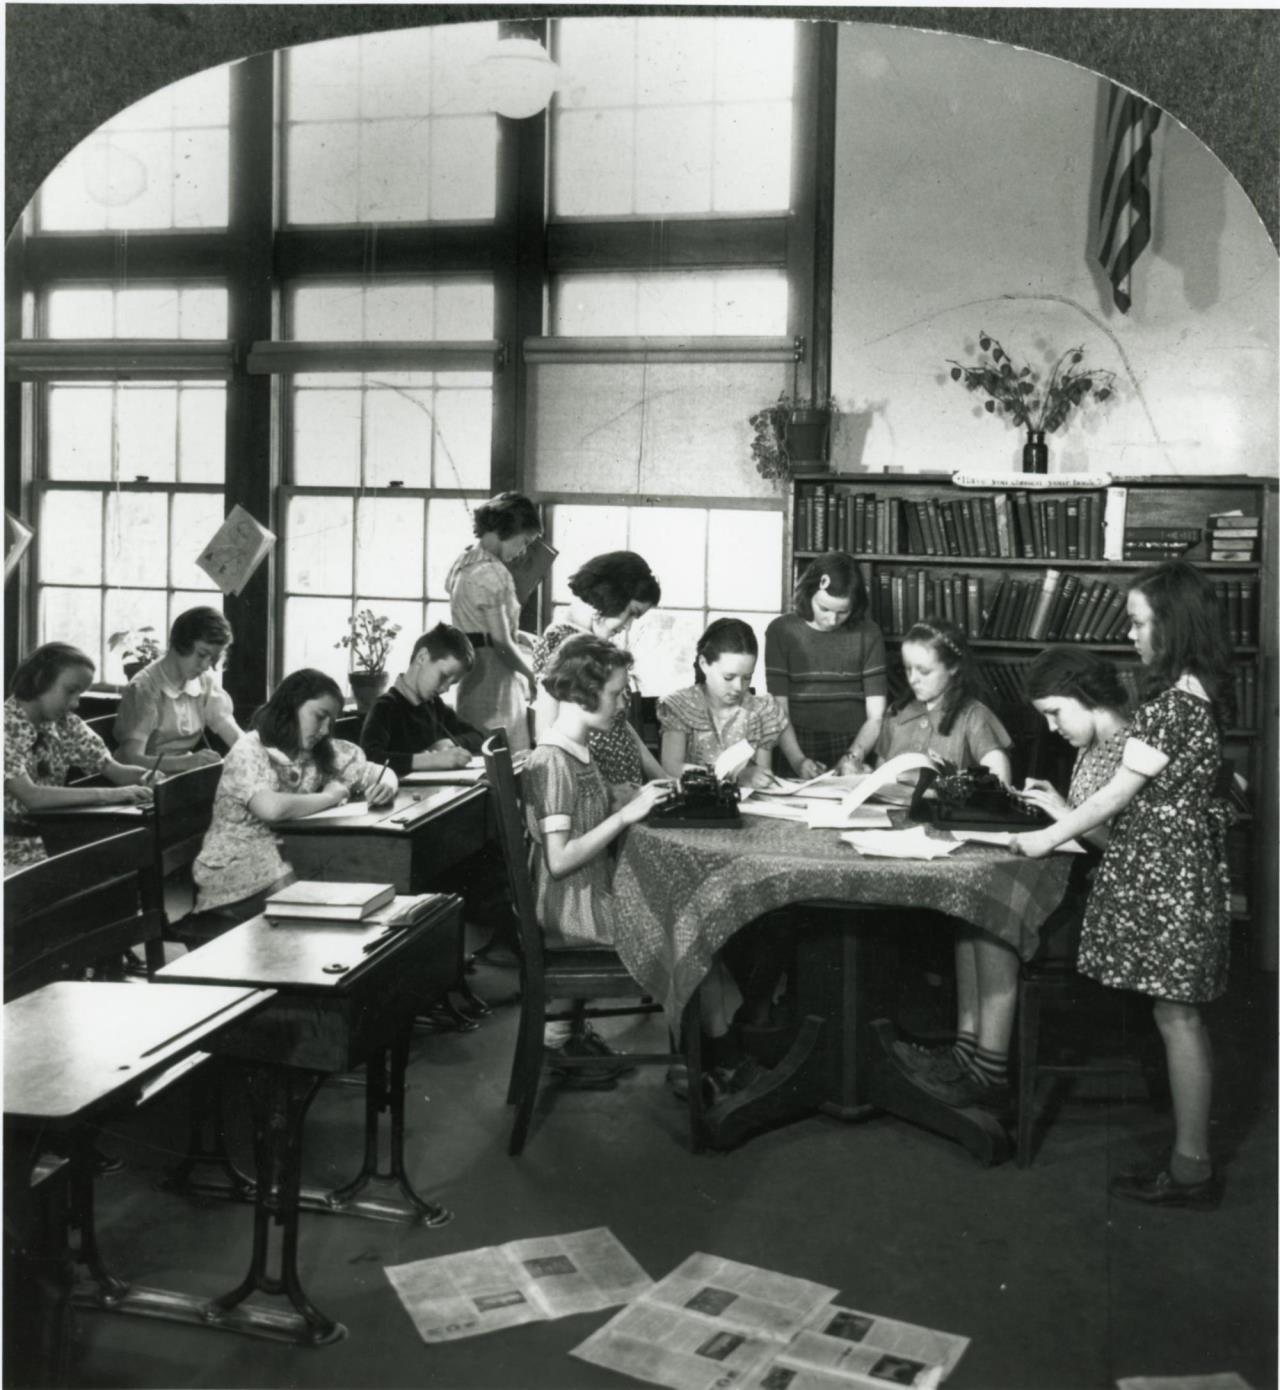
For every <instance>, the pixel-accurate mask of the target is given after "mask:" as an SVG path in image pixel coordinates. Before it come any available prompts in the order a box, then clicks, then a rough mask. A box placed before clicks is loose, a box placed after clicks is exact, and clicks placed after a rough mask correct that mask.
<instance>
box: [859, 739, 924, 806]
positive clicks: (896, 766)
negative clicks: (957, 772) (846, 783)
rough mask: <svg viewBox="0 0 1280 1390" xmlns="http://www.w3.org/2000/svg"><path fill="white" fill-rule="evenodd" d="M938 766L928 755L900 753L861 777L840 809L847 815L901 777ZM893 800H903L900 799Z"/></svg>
mask: <svg viewBox="0 0 1280 1390" xmlns="http://www.w3.org/2000/svg"><path fill="white" fill-rule="evenodd" d="M937 766H938V764H937V763H936V762H934V760H933V759H932V758H931V757H929V755H928V754H927V753H899V754H898V756H897V757H896V758H890V759H889V761H888V762H885V763H881V764H880V766H879V767H878V768H876V770H875V771H874V772H868V773H865V774H864V775H863V776H862V777H860V778H859V779H858V785H857V786H856V787H854V789H853V790H852V791H851V792H849V793H848V794H847V795H846V796H845V797H844V799H843V800H842V801H841V802H840V807H841V809H842V810H843V811H844V812H845V813H846V814H847V813H848V812H850V811H856V810H857V809H858V807H859V806H861V805H862V803H863V802H864V801H866V800H867V799H868V798H869V797H872V796H875V795H876V794H877V793H878V792H883V791H886V790H887V789H888V788H889V787H891V786H892V785H893V784H894V783H895V782H896V781H897V780H898V778H899V777H902V776H905V774H906V773H908V772H917V771H920V770H923V769H927V768H936V767H937ZM893 799H894V800H901V798H900V797H895V798H893Z"/></svg>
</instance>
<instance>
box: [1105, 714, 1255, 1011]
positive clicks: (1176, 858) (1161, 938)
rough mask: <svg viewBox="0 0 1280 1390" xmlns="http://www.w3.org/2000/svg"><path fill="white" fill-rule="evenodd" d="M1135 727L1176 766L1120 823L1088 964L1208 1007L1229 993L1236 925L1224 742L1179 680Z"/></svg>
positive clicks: (1108, 975)
mask: <svg viewBox="0 0 1280 1390" xmlns="http://www.w3.org/2000/svg"><path fill="white" fill-rule="evenodd" d="M1129 732H1130V737H1131V738H1133V739H1135V740H1137V741H1138V742H1140V743H1143V744H1146V745H1147V746H1148V747H1150V748H1154V749H1156V750H1157V751H1158V752H1160V753H1163V754H1165V755H1166V756H1167V757H1168V759H1169V762H1168V764H1167V765H1166V767H1165V768H1164V770H1163V771H1162V772H1160V773H1158V774H1157V775H1156V776H1154V777H1152V778H1151V779H1150V780H1149V781H1148V782H1147V783H1146V785H1145V786H1144V787H1143V788H1142V790H1141V791H1139V792H1138V793H1137V794H1136V795H1135V796H1134V798H1133V800H1132V801H1131V802H1130V803H1129V805H1128V806H1127V807H1126V808H1125V810H1124V811H1123V812H1121V814H1120V815H1118V816H1117V817H1116V819H1115V821H1114V823H1113V825H1112V829H1111V839H1110V841H1109V843H1108V845H1107V852H1106V855H1105V857H1104V858H1103V861H1102V865H1101V867H1100V868H1099V870H1098V872H1097V876H1096V877H1095V879H1094V884H1093V891H1092V892H1091V894H1090V896H1089V905H1088V908H1087V909H1086V912H1085V921H1084V932H1083V935H1082V937H1081V942H1080V955H1079V969H1080V971H1081V973H1082V974H1085V975H1088V976H1090V977H1091V978H1093V979H1095V980H1100V981H1101V982H1102V983H1103V984H1105V985H1111V986H1113V987H1115V988H1118V989H1132V990H1138V991H1140V992H1142V993H1143V994H1150V995H1154V996H1155V997H1157V998H1160V999H1170V1000H1174V1001H1177V1002H1180V1003H1196V1004H1202V1003H1208V1002H1209V1001H1210V1000H1212V999H1216V998H1218V996H1219V995H1221V994H1222V992H1223V991H1224V990H1225V989H1226V983H1227V952H1228V946H1229V943H1230V928H1231V890H1230V879H1229V876H1228V872H1227V858H1226V830H1227V826H1228V824H1229V822H1230V818H1231V812H1230V809H1229V807H1228V806H1227V805H1226V803H1225V802H1223V801H1222V800H1220V799H1218V798H1216V797H1215V796H1214V786H1215V783H1216V781H1217V778H1218V774H1219V770H1220V768H1221V764H1222V742H1221V738H1220V735H1219V733H1218V729H1217V726H1216V724H1215V723H1214V720H1213V715H1212V713H1211V710H1210V706H1209V705H1208V703H1207V702H1206V701H1204V700H1202V699H1200V698H1198V697H1197V696H1195V695H1193V694H1191V693H1189V692H1188V691H1186V690H1181V689H1178V688H1177V687H1176V686H1175V687H1173V688H1171V689H1168V690H1165V691H1162V692H1161V693H1160V694H1159V695H1156V696H1155V697H1154V698H1152V699H1151V700H1148V701H1147V702H1146V703H1145V704H1143V705H1140V706H1139V708H1138V711H1137V713H1136V714H1135V715H1134V719H1133V725H1132V727H1131V729H1130V731H1129Z"/></svg>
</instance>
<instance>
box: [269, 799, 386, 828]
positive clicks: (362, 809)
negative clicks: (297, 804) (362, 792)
mask: <svg viewBox="0 0 1280 1390" xmlns="http://www.w3.org/2000/svg"><path fill="white" fill-rule="evenodd" d="M368 810H369V808H368V807H367V806H366V805H365V803H364V802H363V801H356V802H350V801H344V802H343V803H342V805H341V806H326V807H324V809H323V810H320V811H312V812H311V813H310V814H309V815H306V816H295V817H294V819H295V820H305V821H313V820H351V819H352V818H353V817H355V816H363V815H367V814H368ZM286 824H287V822H286Z"/></svg>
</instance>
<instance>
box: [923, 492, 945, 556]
mask: <svg viewBox="0 0 1280 1390" xmlns="http://www.w3.org/2000/svg"><path fill="white" fill-rule="evenodd" d="M924 516H925V521H926V522H927V523H928V526H929V539H930V540H931V541H932V542H933V549H932V550H931V551H930V552H929V554H930V555H945V554H946V553H947V537H946V532H945V531H943V529H942V509H941V508H940V507H939V506H938V499H937V498H936V497H926V498H925V503H924Z"/></svg>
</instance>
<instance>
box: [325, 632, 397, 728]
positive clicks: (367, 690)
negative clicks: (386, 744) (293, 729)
mask: <svg viewBox="0 0 1280 1390" xmlns="http://www.w3.org/2000/svg"><path fill="white" fill-rule="evenodd" d="M347 628H348V631H347V635H346V636H345V637H340V638H339V639H338V641H336V642H335V643H334V644H333V645H334V646H335V647H346V648H347V650H348V651H349V652H350V653H351V665H352V669H351V674H350V677H349V679H350V681H351V693H352V695H353V696H355V701H356V708H357V709H358V710H360V711H361V713H364V712H366V711H367V710H368V709H369V706H370V705H372V704H373V702H374V701H375V700H376V699H377V698H378V696H379V695H381V694H382V692H383V691H384V690H385V689H386V688H387V683H388V680H389V676H388V673H387V657H388V655H389V654H390V652H391V644H392V642H394V641H395V639H396V638H397V637H398V636H399V634H400V624H399V623H393V622H392V621H391V619H390V618H388V617H387V616H386V615H385V614H383V613H375V612H374V611H373V609H372V608H360V609H357V611H356V612H355V613H354V614H352V616H351V617H350V618H348V619H347Z"/></svg>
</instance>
